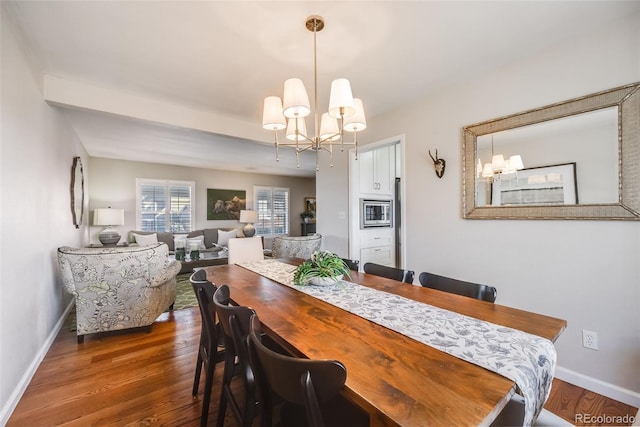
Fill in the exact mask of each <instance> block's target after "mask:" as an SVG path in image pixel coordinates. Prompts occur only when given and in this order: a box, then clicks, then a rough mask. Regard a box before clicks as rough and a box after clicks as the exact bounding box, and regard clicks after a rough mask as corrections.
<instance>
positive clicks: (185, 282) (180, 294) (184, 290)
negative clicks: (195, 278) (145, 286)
mask: <svg viewBox="0 0 640 427" xmlns="http://www.w3.org/2000/svg"><path fill="white" fill-rule="evenodd" d="M189 277H191V273H183V274H178V275H177V276H176V302H175V303H173V309H174V310H182V309H184V308H190V307H195V306H197V305H198V300H197V299H196V294H195V293H194V292H193V288H192V287H191V282H189ZM166 311H169V309H168V308H167V309H166V310H165V312H166ZM70 317H71V320H70V322H71V323H70V326H69V328H70V330H71V331H75V330H76V311H75V309H74V310H72V311H71V314H70Z"/></svg>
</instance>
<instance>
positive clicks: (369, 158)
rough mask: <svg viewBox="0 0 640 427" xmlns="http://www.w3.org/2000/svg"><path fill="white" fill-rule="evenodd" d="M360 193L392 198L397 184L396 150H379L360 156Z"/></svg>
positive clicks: (383, 148)
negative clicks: (394, 186)
mask: <svg viewBox="0 0 640 427" xmlns="http://www.w3.org/2000/svg"><path fill="white" fill-rule="evenodd" d="M358 165H359V169H360V193H361V194H375V195H384V196H390V197H391V196H392V195H393V184H394V182H395V179H394V178H395V149H394V147H393V146H390V147H382V148H377V149H375V150H370V151H365V152H362V153H359V154H358Z"/></svg>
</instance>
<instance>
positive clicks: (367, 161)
mask: <svg viewBox="0 0 640 427" xmlns="http://www.w3.org/2000/svg"><path fill="white" fill-rule="evenodd" d="M373 153H374V151H365V152H363V153H360V154H358V166H359V169H360V192H361V193H369V194H371V193H375V192H376V189H375V188H376V185H375V181H374V170H373V168H374V162H373Z"/></svg>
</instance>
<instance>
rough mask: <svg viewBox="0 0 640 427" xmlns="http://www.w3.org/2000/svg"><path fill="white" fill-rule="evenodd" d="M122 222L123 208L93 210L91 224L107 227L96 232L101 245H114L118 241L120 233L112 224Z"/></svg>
mask: <svg viewBox="0 0 640 427" xmlns="http://www.w3.org/2000/svg"><path fill="white" fill-rule="evenodd" d="M123 224H124V209H111V208H110V207H109V208H106V209H104V208H102V209H96V210H94V211H93V225H106V226H107V228H105V229H104V230H102V231H101V232H100V233H99V234H98V240H100V243H102V245H103V246H115V245H116V244H117V243H118V242H119V241H120V233H118V231H117V230H116V229H114V228H113V226H114V225H123Z"/></svg>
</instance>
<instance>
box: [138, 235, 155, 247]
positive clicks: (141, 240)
mask: <svg viewBox="0 0 640 427" xmlns="http://www.w3.org/2000/svg"><path fill="white" fill-rule="evenodd" d="M133 237H134V238H135V239H136V243H137V244H139V245H153V244H154V243H158V235H157V234H156V233H152V234H136V233H133Z"/></svg>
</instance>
